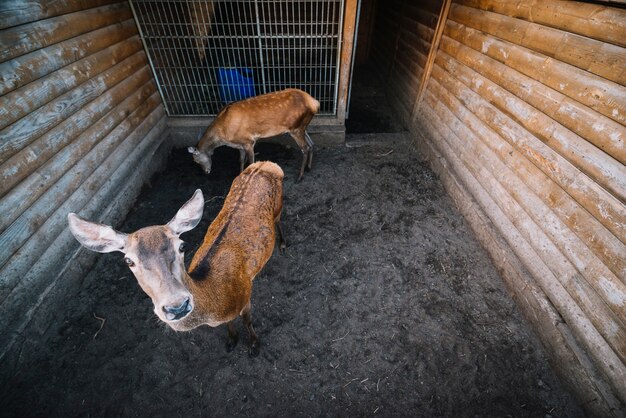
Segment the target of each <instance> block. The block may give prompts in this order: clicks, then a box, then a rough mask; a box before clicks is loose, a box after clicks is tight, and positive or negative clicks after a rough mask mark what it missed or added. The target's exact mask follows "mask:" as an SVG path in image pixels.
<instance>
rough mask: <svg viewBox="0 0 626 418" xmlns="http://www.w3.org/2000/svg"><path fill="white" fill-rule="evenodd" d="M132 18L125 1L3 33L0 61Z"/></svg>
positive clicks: (0, 44)
mask: <svg viewBox="0 0 626 418" xmlns="http://www.w3.org/2000/svg"><path fill="white" fill-rule="evenodd" d="M131 17H132V12H131V10H130V7H129V6H128V4H127V3H126V2H121V3H117V4H112V5H107V6H101V7H97V8H94V9H89V10H82V11H79V12H74V13H69V14H66V15H63V16H58V17H53V18H50V19H45V20H40V21H37V22H34V23H30V24H28V25H23V26H16V27H14V28H10V29H5V30H3V31H1V32H0V62H4V61H8V60H10V59H13V58H16V57H19V56H20V55H24V54H27V53H29V52H31V51H35V50H37V49H40V48H45V47H47V46H49V45H52V44H55V43H58V42H61V41H64V40H66V39H69V38H73V37H75V36H78V35H82V34H84V33H86V32H90V31H93V30H95V29H98V28H101V27H104V26H108V25H111V24H114V23H117V22H121V21H123V20H126V19H130V18H131Z"/></svg>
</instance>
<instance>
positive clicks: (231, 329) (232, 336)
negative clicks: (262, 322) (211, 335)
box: [226, 321, 239, 353]
mask: <svg viewBox="0 0 626 418" xmlns="http://www.w3.org/2000/svg"><path fill="white" fill-rule="evenodd" d="M233 322H234V321H229V322H228V323H227V324H226V326H227V327H228V340H226V351H228V352H229V353H230V352H231V351H233V349H234V348H235V346H236V345H237V341H239V334H238V333H237V330H236V329H235V324H234V323H233Z"/></svg>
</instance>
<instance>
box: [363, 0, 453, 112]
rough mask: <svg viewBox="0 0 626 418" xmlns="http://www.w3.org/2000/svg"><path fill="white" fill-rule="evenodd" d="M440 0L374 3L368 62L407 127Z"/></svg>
mask: <svg viewBox="0 0 626 418" xmlns="http://www.w3.org/2000/svg"><path fill="white" fill-rule="evenodd" d="M442 3H443V0H425V1H419V2H414V1H411V0H389V1H378V4H377V6H378V7H377V11H376V22H375V23H374V35H373V37H374V39H373V40H372V51H371V59H372V62H373V64H374V66H375V68H377V70H378V73H379V74H382V75H383V77H384V78H385V81H386V83H385V85H386V87H387V89H388V95H389V99H390V103H391V105H392V107H393V108H394V110H395V111H396V114H397V115H398V117H399V118H400V120H401V121H403V122H404V123H406V124H408V123H409V119H410V116H411V113H412V111H413V104H414V102H415V97H416V95H417V91H418V90H419V85H420V81H421V78H422V73H423V71H424V66H425V65H426V59H427V57H428V51H429V50H430V44H431V42H432V37H433V31H434V29H435V26H436V25H437V18H438V13H439V10H440V9H441V5H442Z"/></svg>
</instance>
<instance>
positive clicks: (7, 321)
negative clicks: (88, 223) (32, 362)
mask: <svg viewBox="0 0 626 418" xmlns="http://www.w3.org/2000/svg"><path fill="white" fill-rule="evenodd" d="M166 136H167V132H166V120H165V112H164V109H163V106H162V104H161V99H160V97H159V94H158V92H157V89H156V85H155V83H154V82H153V80H152V75H151V72H150V68H149V66H148V61H147V58H146V55H145V53H144V51H143V46H142V43H141V40H140V38H139V35H138V33H137V28H136V25H135V22H134V20H133V16H132V12H131V10H130V7H129V5H128V3H127V2H126V1H122V2H120V1H115V0H87V1H75V0H64V1H56V2H46V1H32V2H24V1H13V0H7V1H4V2H2V3H0V213H2V216H1V217H0V248H2V251H0V334H2V335H3V338H2V342H1V343H0V359H2V358H4V359H5V360H6V359H7V358H9V357H10V356H5V355H6V354H7V353H10V352H11V351H10V349H11V348H14V346H16V343H19V342H20V333H21V332H22V331H23V329H24V328H25V327H26V326H27V325H29V324H32V323H33V322H37V321H33V319H37V318H39V320H40V319H41V318H42V317H44V318H48V320H50V318H52V317H53V316H54V315H53V314H52V315H51V313H53V312H54V309H49V308H50V307H51V306H55V304H58V303H61V301H62V300H63V298H65V297H68V296H69V295H71V293H72V292H73V291H75V290H76V289H75V288H76V287H77V286H78V284H79V283H80V281H81V279H82V277H83V276H84V274H85V273H86V269H88V267H89V266H90V263H91V262H92V261H93V260H94V255H93V254H90V253H88V252H87V251H84V250H82V249H80V247H79V245H78V243H77V242H76V240H75V239H74V238H73V237H72V236H71V234H70V233H69V230H68V228H67V220H66V217H67V214H68V213H69V212H77V213H79V214H81V215H83V216H84V217H86V218H88V219H93V220H99V221H102V222H107V223H113V224H115V223H116V222H120V221H121V220H122V219H123V217H124V215H125V213H126V211H127V210H128V208H129V207H130V205H131V204H132V202H133V200H134V199H135V198H136V196H137V195H138V193H139V191H140V189H141V186H142V185H143V183H144V182H145V180H146V179H147V178H149V176H150V175H151V174H152V173H153V172H154V170H155V169H157V168H159V166H160V165H162V164H163V162H164V160H165V156H166V155H167V153H168V151H169V149H168V147H169V144H168V143H169V141H164V139H165V138H166ZM50 311H52V312H50ZM39 326H43V327H45V324H44V323H42V322H41V321H39ZM0 361H2V360H0Z"/></svg>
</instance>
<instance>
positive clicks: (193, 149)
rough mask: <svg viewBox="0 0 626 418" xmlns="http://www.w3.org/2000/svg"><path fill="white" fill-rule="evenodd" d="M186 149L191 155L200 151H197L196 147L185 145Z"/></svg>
mask: <svg viewBox="0 0 626 418" xmlns="http://www.w3.org/2000/svg"><path fill="white" fill-rule="evenodd" d="M187 151H189V154H193V155H198V154H200V151H198V148H196V147H187Z"/></svg>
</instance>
